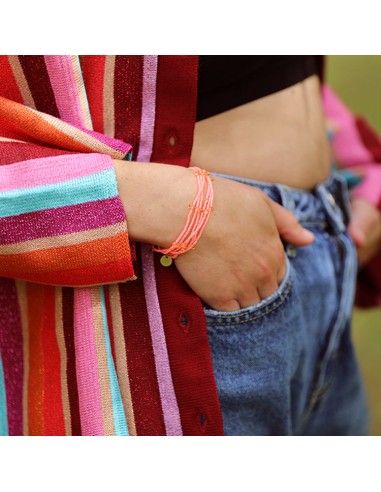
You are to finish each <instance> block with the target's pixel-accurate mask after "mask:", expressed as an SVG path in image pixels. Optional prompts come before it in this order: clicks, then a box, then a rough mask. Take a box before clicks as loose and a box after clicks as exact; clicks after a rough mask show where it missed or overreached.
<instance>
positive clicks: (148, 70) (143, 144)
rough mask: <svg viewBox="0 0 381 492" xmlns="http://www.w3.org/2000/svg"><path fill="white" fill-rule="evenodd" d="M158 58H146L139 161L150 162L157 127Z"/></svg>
mask: <svg viewBox="0 0 381 492" xmlns="http://www.w3.org/2000/svg"><path fill="white" fill-rule="evenodd" d="M156 79H157V56H145V57H144V65H143V102H142V119H141V124H140V128H141V133H140V142H139V153H138V157H137V160H138V161H140V162H149V160H150V159H151V154H152V147H153V135H154V127H155V107H156Z"/></svg>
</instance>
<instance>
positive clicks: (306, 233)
mask: <svg viewBox="0 0 381 492" xmlns="http://www.w3.org/2000/svg"><path fill="white" fill-rule="evenodd" d="M303 231H304V237H305V238H306V239H308V240H309V241H314V240H315V234H314V233H313V232H311V231H308V230H307V229H303Z"/></svg>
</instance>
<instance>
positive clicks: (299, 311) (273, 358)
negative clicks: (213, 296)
mask: <svg viewBox="0 0 381 492" xmlns="http://www.w3.org/2000/svg"><path fill="white" fill-rule="evenodd" d="M219 176H222V177H225V178H228V179H234V180H236V181H239V182H242V183H246V184H247V185H250V186H255V187H258V188H260V189H261V190H262V191H263V192H265V193H266V194H267V195H268V196H269V197H271V198H272V199H273V200H275V201H276V202H278V203H280V204H281V205H283V206H284V207H285V208H287V209H289V210H291V211H292V212H293V213H294V214H295V216H296V218H297V219H298V221H299V222H300V223H301V224H302V225H303V226H304V227H305V228H307V229H309V230H311V231H312V232H314V234H315V241H314V243H313V244H312V245H310V246H305V247H298V248H296V247H294V246H292V245H287V244H285V258H286V262H287V273H286V276H285V278H284V280H283V281H282V283H281V285H280V286H279V288H278V290H277V291H276V292H275V293H274V294H272V295H271V296H270V297H269V298H267V299H264V300H262V301H261V302H259V303H258V304H255V305H253V306H251V307H247V308H244V309H240V310H238V311H233V312H228V313H227V312H221V311H215V310H213V309H210V308H208V307H207V306H205V314H206V318H207V326H208V337H209V341H210V346H211V351H212V358H213V365H214V371H215V377H216V382H217V388H218V392H219V398H220V402H221V408H222V414H223V420H224V431H225V434H226V435H366V434H367V432H368V413H367V404H366V398H365V395H364V389H363V384H362V380H361V375H360V372H359V368H358V365H357V361H356V357H355V354H354V350H353V346H352V341H351V334H350V330H351V317H352V305H353V298H354V290H355V281H356V271H357V255H356V250H355V248H354V245H353V243H352V241H351V239H350V237H349V236H348V234H347V232H346V225H347V224H348V219H349V200H348V191H347V188H346V184H345V183H344V181H343V180H342V178H340V176H339V175H337V174H335V173H332V175H331V176H330V178H329V179H328V181H327V182H325V183H323V184H320V185H318V186H317V187H316V188H315V190H313V191H312V192H309V191H303V190H298V189H293V188H289V187H287V186H284V185H277V184H274V185H273V184H266V183H261V182H257V181H252V180H248V179H243V178H236V177H232V176H224V175H221V174H220V175H219Z"/></svg>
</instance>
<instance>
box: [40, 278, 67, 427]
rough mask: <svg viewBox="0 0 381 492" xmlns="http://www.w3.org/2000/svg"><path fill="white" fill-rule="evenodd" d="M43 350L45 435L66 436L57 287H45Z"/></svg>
mask: <svg viewBox="0 0 381 492" xmlns="http://www.w3.org/2000/svg"><path fill="white" fill-rule="evenodd" d="M43 290H44V293H43V296H44V297H43V312H44V316H43V320H42V348H43V354H44V371H45V379H44V396H45V398H44V431H45V432H44V434H45V435H46V436H64V435H65V422H64V415H63V409H62V395H61V362H60V352H59V348H58V342H57V338H56V332H55V324H56V305H55V301H56V292H55V287H52V286H47V285H46V286H44V289H43Z"/></svg>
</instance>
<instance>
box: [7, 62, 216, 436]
mask: <svg viewBox="0 0 381 492" xmlns="http://www.w3.org/2000/svg"><path fill="white" fill-rule="evenodd" d="M0 80H1V83H0V277H1V278H0V434H1V435H6V434H10V435H127V434H130V435H181V434H185V435H186V434H187V435H218V434H222V418H221V413H220V408H219V402H218V397H217V391H216V386H215V381H214V377H213V370H212V362H211V356H210V351H209V346H208V340H207V334H206V324H205V318H204V314H203V309H202V305H201V302H200V300H199V299H198V298H197V297H196V296H195V295H194V294H193V293H192V292H191V290H190V289H189V288H188V286H187V285H186V284H185V282H184V281H183V280H182V278H181V277H180V276H179V274H178V273H177V270H176V268H175V267H174V266H173V267H170V268H163V267H162V266H161V265H160V263H159V262H158V261H157V255H156V254H154V253H152V251H151V249H150V247H149V246H148V245H144V244H137V243H136V244H133V243H131V242H130V241H129V238H128V230H127V223H126V217H125V213H124V209H123V206H122V203H121V200H120V198H119V195H118V189H117V184H116V178H115V173H114V169H113V166H112V160H111V159H112V158H115V159H132V158H133V159H134V160H137V161H145V162H147V161H150V160H152V161H154V162H163V163H169V164H177V165H183V166H188V165H189V159H190V153H191V148H192V138H193V129H194V121H195V111H196V92H197V91H196V89H197V85H196V81H197V57H193V56H159V57H157V56H81V57H78V56H1V57H0ZM184 95H186V97H184ZM173 137H175V138H173Z"/></svg>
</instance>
